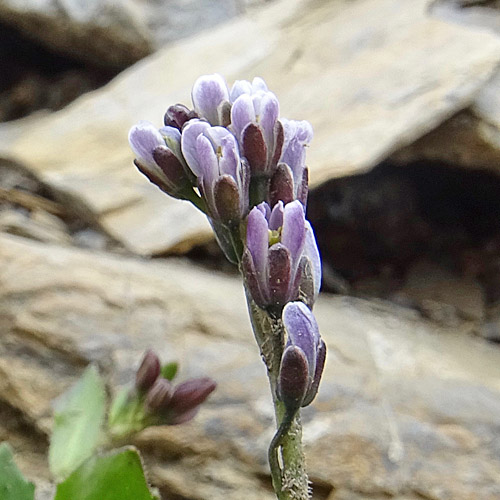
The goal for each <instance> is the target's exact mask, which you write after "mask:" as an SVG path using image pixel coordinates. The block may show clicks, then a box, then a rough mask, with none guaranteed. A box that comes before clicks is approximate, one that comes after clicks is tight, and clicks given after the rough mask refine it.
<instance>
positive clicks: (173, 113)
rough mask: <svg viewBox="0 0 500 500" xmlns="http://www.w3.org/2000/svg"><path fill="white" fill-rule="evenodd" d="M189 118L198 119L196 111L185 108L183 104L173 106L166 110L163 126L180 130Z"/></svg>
mask: <svg viewBox="0 0 500 500" xmlns="http://www.w3.org/2000/svg"><path fill="white" fill-rule="evenodd" d="M191 118H198V114H197V113H196V111H194V110H191V109H189V108H187V107H186V106H184V104H175V105H174V106H170V107H169V108H168V109H167V112H166V113H165V117H164V119H163V121H164V122H165V125H167V126H169V127H175V128H178V129H179V130H180V129H181V128H182V126H183V125H184V124H185V123H186V122H187V121H189V120H191Z"/></svg>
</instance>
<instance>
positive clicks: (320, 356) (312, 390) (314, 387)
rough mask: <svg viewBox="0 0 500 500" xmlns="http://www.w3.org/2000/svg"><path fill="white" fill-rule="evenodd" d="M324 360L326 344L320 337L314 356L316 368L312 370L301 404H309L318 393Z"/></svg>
mask: <svg viewBox="0 0 500 500" xmlns="http://www.w3.org/2000/svg"><path fill="white" fill-rule="evenodd" d="M325 361H326V344H325V342H324V341H323V339H321V340H320V344H319V348H318V353H317V358H316V370H315V372H314V378H313V381H312V384H311V387H309V390H308V391H307V394H306V397H305V398H304V401H303V402H302V406H307V405H310V404H311V403H312V401H313V400H314V398H315V397H316V394H318V388H319V383H320V381H321V375H322V374H323V368H324V367H325Z"/></svg>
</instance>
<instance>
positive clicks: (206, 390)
mask: <svg viewBox="0 0 500 500" xmlns="http://www.w3.org/2000/svg"><path fill="white" fill-rule="evenodd" d="M216 387H217V384H216V383H215V381H214V380H212V379H211V378H209V377H204V378H195V379H191V380H187V381H186V382H183V383H182V384H179V385H178V386H177V387H176V388H175V391H174V394H173V396H172V399H171V400H170V405H169V409H170V410H171V411H172V413H173V415H174V416H177V415H181V414H185V413H186V412H188V411H190V410H193V409H194V408H196V407H197V406H199V405H200V404H201V403H203V401H205V399H207V398H208V396H210V394H211V393H212V392H213V391H214V390H215V388H216Z"/></svg>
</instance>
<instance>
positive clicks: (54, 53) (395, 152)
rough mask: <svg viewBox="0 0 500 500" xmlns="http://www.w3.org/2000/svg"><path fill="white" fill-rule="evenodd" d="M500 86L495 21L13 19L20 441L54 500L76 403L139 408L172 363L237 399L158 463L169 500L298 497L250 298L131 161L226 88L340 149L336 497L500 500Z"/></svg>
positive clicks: (328, 331)
mask: <svg viewBox="0 0 500 500" xmlns="http://www.w3.org/2000/svg"><path fill="white" fill-rule="evenodd" d="M137 61H139V62H137ZM499 67H500V3H499V2H497V1H491V0H490V1H486V0H485V1H478V0H475V1H471V0H437V1H434V2H431V1H429V0H407V1H404V0H274V1H272V2H264V1H263V0H260V1H257V0H255V1H252V2H250V1H243V0H242V1H237V0H224V1H221V2H211V1H208V0H197V1H191V2H185V1H180V0H155V1H153V2H144V1H141V0H120V1H104V2H103V1H99V2H97V1H92V2H73V1H71V0H44V1H43V2H40V1H36V2H35V1H23V2H19V1H16V0H0V73H1V74H2V75H3V76H2V79H1V80H0V121H1V122H2V123H0V231H1V232H0V259H1V263H2V264H1V267H0V327H1V328H0V441H2V440H8V441H10V442H11V444H12V445H13V446H14V448H15V450H16V453H17V461H18V463H19V465H20V466H21V468H22V469H23V471H24V472H25V474H26V475H27V476H28V477H30V478H31V479H32V480H34V481H35V482H36V483H37V486H38V496H39V499H40V500H41V499H46V498H47V499H48V498H50V490H51V486H50V477H49V474H48V469H47V462H46V455H45V454H46V451H47V446H48V438H47V435H48V432H49V430H50V426H51V401H52V400H53V398H55V397H56V396H57V395H59V394H60V393H61V392H63V391H64V390H65V389H66V388H67V387H68V386H70V385H71V384H72V383H74V381H75V380H76V379H77V378H78V377H79V375H80V374H81V372H82V370H83V369H84V367H85V366H86V365H87V364H88V363H89V362H95V363H97V364H98V365H99V367H100V368H101V370H102V371H103V373H105V374H107V376H108V380H109V383H110V388H112V389H116V388H117V387H119V386H120V385H122V384H124V383H126V382H127V381H128V380H130V379H131V377H132V374H133V372H134V370H135V368H136V367H137V364H138V362H139V360H140V357H141V355H142V352H143V351H144V350H145V349H146V348H149V347H154V348H155V349H156V350H157V351H158V352H159V353H160V355H161V356H162V359H163V360H165V361H167V360H174V359H178V360H179V361H180V363H181V377H186V378H187V377H190V376H196V375H210V376H212V377H213V378H215V379H216V380H217V381H218V384H219V387H218V390H217V391H216V393H215V394H214V395H213V397H211V399H210V401H209V403H208V404H207V405H206V406H205V407H204V408H203V410H202V411H201V413H200V415H199V417H198V418H197V419H196V420H195V421H194V422H192V423H190V424H187V425H184V426H180V427H172V428H158V429H149V430H147V431H145V432H143V433H142V434H141V435H140V436H139V437H138V438H137V440H136V443H135V444H136V445H137V446H138V447H139V448H140V449H141V450H142V452H143V454H144V457H145V460H146V463H147V465H148V471H149V479H150V481H151V482H152V483H153V484H155V485H156V486H157V487H158V488H159V489H160V491H161V492H162V495H163V497H164V498H165V499H170V500H205V499H207V500H208V499H210V500H217V499H228V498H229V499H232V498H246V499H255V500H261V499H272V498H273V494H272V492H271V488H270V479H269V476H268V473H267V464H266V447H267V443H268V442H269V440H270V438H271V436H272V433H273V420H272V407H271V404H270V401H269V398H268V393H267V387H266V379H265V373H264V367H263V365H262V363H261V362H260V359H259V356H258V352H257V347H256V346H255V345H254V342H253V339H252V334H251V330H250V326H249V322H248V319H247V316H246V311H245V303H244V297H243V292H242V289H241V284H240V282H239V279H238V278H237V276H236V275H235V273H234V271H233V270H232V269H231V268H229V267H228V266H227V265H226V264H224V262H223V260H222V258H221V256H220V253H219V252H218V250H217V248H216V246H215V244H214V242H213V241H212V240H211V236H210V230H209V227H208V224H207V223H206V222H205V220H204V219H203V217H202V216H201V215H200V214H199V213H197V212H196V211H195V210H194V209H192V207H191V206H190V205H188V204H185V203H181V202H177V201H172V200H170V199H168V198H167V197H165V196H163V195H161V194H160V193H159V192H157V190H156V189H155V188H154V187H152V186H151V185H149V184H148V183H147V181H145V180H144V178H143V177H142V176H140V175H139V174H138V173H137V172H136V171H135V169H134V168H133V166H132V154H131V152H130V150H129V148H128V144H127V140H126V137H127V132H128V129H129V128H130V126H131V125H132V124H133V123H135V122H136V121H137V120H138V119H149V120H151V121H153V122H154V123H157V124H160V122H161V119H162V115H163V112H164V110H165V109H166V107H167V106H168V105H169V104H171V103H175V102H185V103H189V98H190V97H189V92H190V88H191V85H192V83H193V81H194V80H195V78H196V77H197V76H199V75H200V74H205V73H213V72H220V73H222V74H223V75H225V76H226V78H227V79H228V81H230V82H231V81H232V80H234V79H237V78H238V79H241V78H252V77H253V76H255V75H260V76H262V77H264V78H265V79H266V81H267V82H268V84H269V86H270V87H271V88H272V89H273V90H274V91H275V92H276V94H277V95H278V97H279V98H280V102H281V106H282V115H284V116H287V117H290V118H297V119H307V120H309V121H311V123H312V124H313V127H314V130H315V138H314V141H313V143H312V144H311V148H310V150H309V151H308V163H309V166H310V170H311V180H312V185H313V187H314V189H313V190H312V192H311V195H310V208H309V217H310V219H311V221H312V222H313V225H314V226H315V228H316V232H317V236H318V241H319V244H320V247H321V251H322V254H323V258H324V285H323V291H324V292H325V293H323V295H322V297H321V298H320V300H319V302H318V304H317V308H316V309H315V311H317V317H318V321H319V323H320V327H321V330H322V335H323V336H324V338H325V340H326V342H327V343H328V347H329V357H328V361H327V366H326V371H325V375H324V381H323V383H322V387H321V390H320V394H319V397H318V398H317V400H316V401H315V403H314V404H313V405H312V407H309V408H307V409H306V411H305V412H304V421H305V441H306V447H307V457H308V464H309V469H310V472H311V479H312V481H313V483H314V494H315V498H316V499H328V500H368V499H369V500H386V499H393V500H422V499H426V500H498V499H499V498H500V347H499V342H500V167H499V165H500V161H499V160H500V73H499ZM91 90H92V92H88V91H91ZM78 96H80V97H78ZM77 97H78V98H77ZM76 98H77V99H76ZM75 99H76V100H75ZM56 110H57V111H56Z"/></svg>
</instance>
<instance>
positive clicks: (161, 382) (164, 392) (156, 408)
mask: <svg viewBox="0 0 500 500" xmlns="http://www.w3.org/2000/svg"><path fill="white" fill-rule="evenodd" d="M173 393H174V390H173V387H172V384H171V383H170V381H168V380H167V379H165V378H159V379H157V380H156V382H155V383H154V384H153V387H151V389H149V391H148V393H147V396H146V408H147V409H148V410H149V411H150V412H151V413H164V412H165V411H166V410H167V409H168V408H169V406H170V402H171V400H172V396H173Z"/></svg>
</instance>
